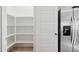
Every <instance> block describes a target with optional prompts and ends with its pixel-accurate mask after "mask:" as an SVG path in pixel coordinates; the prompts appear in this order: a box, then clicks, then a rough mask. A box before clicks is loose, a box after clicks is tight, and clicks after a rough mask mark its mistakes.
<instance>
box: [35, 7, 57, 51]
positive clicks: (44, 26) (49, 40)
mask: <svg viewBox="0 0 79 59" xmlns="http://www.w3.org/2000/svg"><path fill="white" fill-rule="evenodd" d="M57 16H58V14H57V7H54V6H53V7H52V6H51V7H50V6H40V7H39V6H37V7H34V18H35V34H36V35H35V36H36V37H35V40H34V41H35V44H34V46H35V48H34V50H35V51H37V52H57V51H58V36H57V35H55V33H57V31H58V27H57V26H58V22H57V21H58V17H57Z"/></svg>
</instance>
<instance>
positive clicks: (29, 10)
mask: <svg viewBox="0 0 79 59" xmlns="http://www.w3.org/2000/svg"><path fill="white" fill-rule="evenodd" d="M6 11H7V13H8V14H11V15H13V16H16V17H33V6H7V7H6Z"/></svg>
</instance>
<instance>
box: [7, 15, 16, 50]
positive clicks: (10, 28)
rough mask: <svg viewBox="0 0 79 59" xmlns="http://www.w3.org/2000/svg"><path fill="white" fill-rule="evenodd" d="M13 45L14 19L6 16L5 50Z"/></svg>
mask: <svg viewBox="0 0 79 59" xmlns="http://www.w3.org/2000/svg"><path fill="white" fill-rule="evenodd" d="M14 44H15V17H14V16H12V15H10V14H7V49H8V48H10V47H11V46H13V45H14Z"/></svg>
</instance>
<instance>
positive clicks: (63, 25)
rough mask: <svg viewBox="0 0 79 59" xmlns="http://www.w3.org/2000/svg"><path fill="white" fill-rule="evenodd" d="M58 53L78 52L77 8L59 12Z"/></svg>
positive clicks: (78, 27) (78, 26)
mask: <svg viewBox="0 0 79 59" xmlns="http://www.w3.org/2000/svg"><path fill="white" fill-rule="evenodd" d="M60 15H61V16H60V47H59V48H60V52H79V7H78V6H74V7H72V8H69V9H63V10H62V9H61V10H60Z"/></svg>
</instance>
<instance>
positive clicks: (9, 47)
mask: <svg viewBox="0 0 79 59" xmlns="http://www.w3.org/2000/svg"><path fill="white" fill-rule="evenodd" d="M16 43H32V44H33V41H17V42H13V43H12V44H10V45H9V46H8V47H7V49H8V48H10V47H11V46H13V45H14V44H16Z"/></svg>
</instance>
